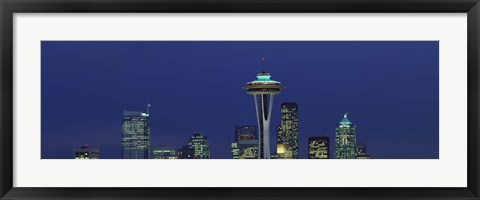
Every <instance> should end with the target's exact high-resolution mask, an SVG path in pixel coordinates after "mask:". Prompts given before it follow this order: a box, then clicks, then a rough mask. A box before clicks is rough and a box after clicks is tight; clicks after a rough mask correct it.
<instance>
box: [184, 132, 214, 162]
mask: <svg viewBox="0 0 480 200" xmlns="http://www.w3.org/2000/svg"><path fill="white" fill-rule="evenodd" d="M187 146H188V147H186V148H187V150H186V152H188V151H193V159H210V146H209V145H208V140H207V137H206V136H203V135H202V133H201V132H194V133H193V135H192V136H191V137H190V141H188V144H187Z"/></svg>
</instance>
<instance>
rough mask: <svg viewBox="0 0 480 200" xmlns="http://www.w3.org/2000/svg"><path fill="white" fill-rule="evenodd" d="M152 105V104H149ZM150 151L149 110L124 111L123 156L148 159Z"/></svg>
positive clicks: (125, 157)
mask: <svg viewBox="0 0 480 200" xmlns="http://www.w3.org/2000/svg"><path fill="white" fill-rule="evenodd" d="M148 107H150V104H149V105H148ZM149 152H150V120H149V113H148V108H147V112H146V113H143V112H135V111H123V118H122V158H123V159H148V158H149Z"/></svg>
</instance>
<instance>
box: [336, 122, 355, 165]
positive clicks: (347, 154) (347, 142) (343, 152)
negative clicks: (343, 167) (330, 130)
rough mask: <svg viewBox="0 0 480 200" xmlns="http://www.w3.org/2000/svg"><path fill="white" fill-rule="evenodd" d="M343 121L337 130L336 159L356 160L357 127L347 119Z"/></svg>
mask: <svg viewBox="0 0 480 200" xmlns="http://www.w3.org/2000/svg"><path fill="white" fill-rule="evenodd" d="M347 115H348V113H345V115H343V119H342V120H341V121H340V123H339V124H338V125H337V128H336V129H335V159H355V158H356V151H357V150H356V146H357V144H356V126H355V124H353V123H352V122H351V121H350V120H349V119H348V117H347Z"/></svg>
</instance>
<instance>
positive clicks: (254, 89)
mask: <svg viewBox="0 0 480 200" xmlns="http://www.w3.org/2000/svg"><path fill="white" fill-rule="evenodd" d="M262 60H263V61H265V58H262ZM270 77H271V76H270V74H269V73H267V72H265V71H262V72H260V73H258V75H257V80H254V81H251V82H248V83H247V86H246V87H244V88H243V89H245V90H247V94H250V95H253V98H254V99H255V111H256V113H257V122H258V129H259V132H260V134H259V138H258V149H259V153H258V158H259V159H270V116H271V114H272V105H273V97H274V96H275V95H276V94H280V90H282V89H283V88H284V87H283V86H282V85H281V83H280V82H278V81H274V80H271V79H270Z"/></svg>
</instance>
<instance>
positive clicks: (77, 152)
mask: <svg viewBox="0 0 480 200" xmlns="http://www.w3.org/2000/svg"><path fill="white" fill-rule="evenodd" d="M73 157H74V158H75V159H99V158H100V150H98V149H96V148H90V147H88V144H84V145H82V146H81V147H80V148H79V149H74V150H73Z"/></svg>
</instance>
